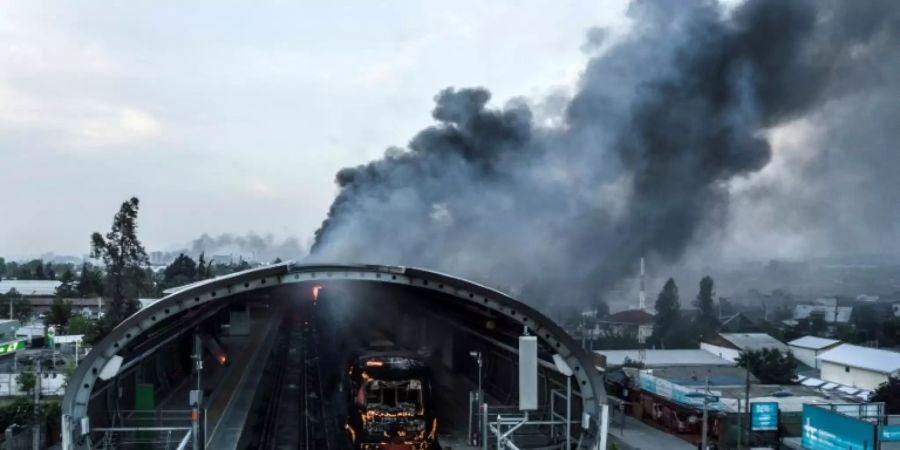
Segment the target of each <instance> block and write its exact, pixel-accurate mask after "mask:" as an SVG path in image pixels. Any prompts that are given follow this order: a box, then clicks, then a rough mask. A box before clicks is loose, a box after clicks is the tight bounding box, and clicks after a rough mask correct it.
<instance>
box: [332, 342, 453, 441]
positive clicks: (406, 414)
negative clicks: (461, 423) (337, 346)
mask: <svg viewBox="0 0 900 450" xmlns="http://www.w3.org/2000/svg"><path fill="white" fill-rule="evenodd" d="M348 384H349V386H348V389H347V391H348V405H347V412H348V414H347V427H346V429H347V433H348V437H349V439H350V441H351V442H352V443H353V447H354V448H356V449H358V450H438V449H439V448H440V446H439V444H438V442H437V418H436V416H435V413H434V404H433V403H434V400H433V396H432V392H431V389H432V383H431V371H430V370H429V369H428V366H426V365H425V362H423V361H422V360H421V359H419V358H418V357H417V356H415V355H414V354H412V353H409V352H404V351H393V350H380V351H378V350H376V351H369V352H366V353H364V354H363V355H361V356H359V357H357V358H355V359H354V361H353V363H352V364H351V365H350V372H349V383H348Z"/></svg>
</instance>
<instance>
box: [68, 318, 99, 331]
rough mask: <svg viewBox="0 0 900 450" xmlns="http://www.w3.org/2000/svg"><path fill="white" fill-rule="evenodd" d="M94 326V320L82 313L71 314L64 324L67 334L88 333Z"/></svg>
mask: <svg viewBox="0 0 900 450" xmlns="http://www.w3.org/2000/svg"><path fill="white" fill-rule="evenodd" d="M93 328H94V321H93V320H91V319H88V318H87V317H85V316H84V315H82V314H73V315H72V317H71V318H70V319H69V323H68V325H67V326H66V333H68V334H88V333H90V332H91V330H92V329H93Z"/></svg>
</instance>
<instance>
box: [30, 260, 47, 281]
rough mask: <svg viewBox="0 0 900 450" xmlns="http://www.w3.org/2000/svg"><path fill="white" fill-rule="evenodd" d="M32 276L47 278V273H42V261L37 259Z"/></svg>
mask: <svg viewBox="0 0 900 450" xmlns="http://www.w3.org/2000/svg"><path fill="white" fill-rule="evenodd" d="M33 276H34V279H35V280H45V279H47V274H45V273H44V261H38V265H37V266H35V268H34V275H33Z"/></svg>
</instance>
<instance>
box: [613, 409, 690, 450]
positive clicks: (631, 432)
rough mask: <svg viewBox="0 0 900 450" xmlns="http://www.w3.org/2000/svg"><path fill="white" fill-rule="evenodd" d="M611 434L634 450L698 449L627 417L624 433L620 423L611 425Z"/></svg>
mask: <svg viewBox="0 0 900 450" xmlns="http://www.w3.org/2000/svg"><path fill="white" fill-rule="evenodd" d="M609 434H610V435H612V436H615V437H616V438H618V439H620V440H621V441H623V442H624V443H625V444H626V445H628V447H629V448H630V449H632V450H656V449H665V450H694V449H696V448H697V446H695V445H691V444H690V443H689V442H687V441H683V440H681V439H679V438H677V437H675V436H672V435H671V434H669V433H666V432H664V431H661V430H657V429H656V428H653V427H651V426H650V425H647V424H645V423H643V422H641V421H639V420H637V419H635V418H634V417H631V416H626V417H625V427H624V431H623V430H622V428H621V427H620V426H619V423H618V421H616V423H615V424H613V423H610V429H609Z"/></svg>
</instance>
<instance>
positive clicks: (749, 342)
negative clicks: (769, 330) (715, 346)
mask: <svg viewBox="0 0 900 450" xmlns="http://www.w3.org/2000/svg"><path fill="white" fill-rule="evenodd" d="M719 336H721V337H722V339H725V340H726V341H728V342H731V343H732V344H733V345H734V346H735V347H737V348H738V349H740V350H743V351H751V350H752V351H756V350H762V349H764V348H774V349H776V350H779V351H782V352H787V351H788V350H789V349H788V346H787V345H784V342H781V341H779V340H778V339H775V338H773V337H772V336H769V335H768V334H766V333H719Z"/></svg>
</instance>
